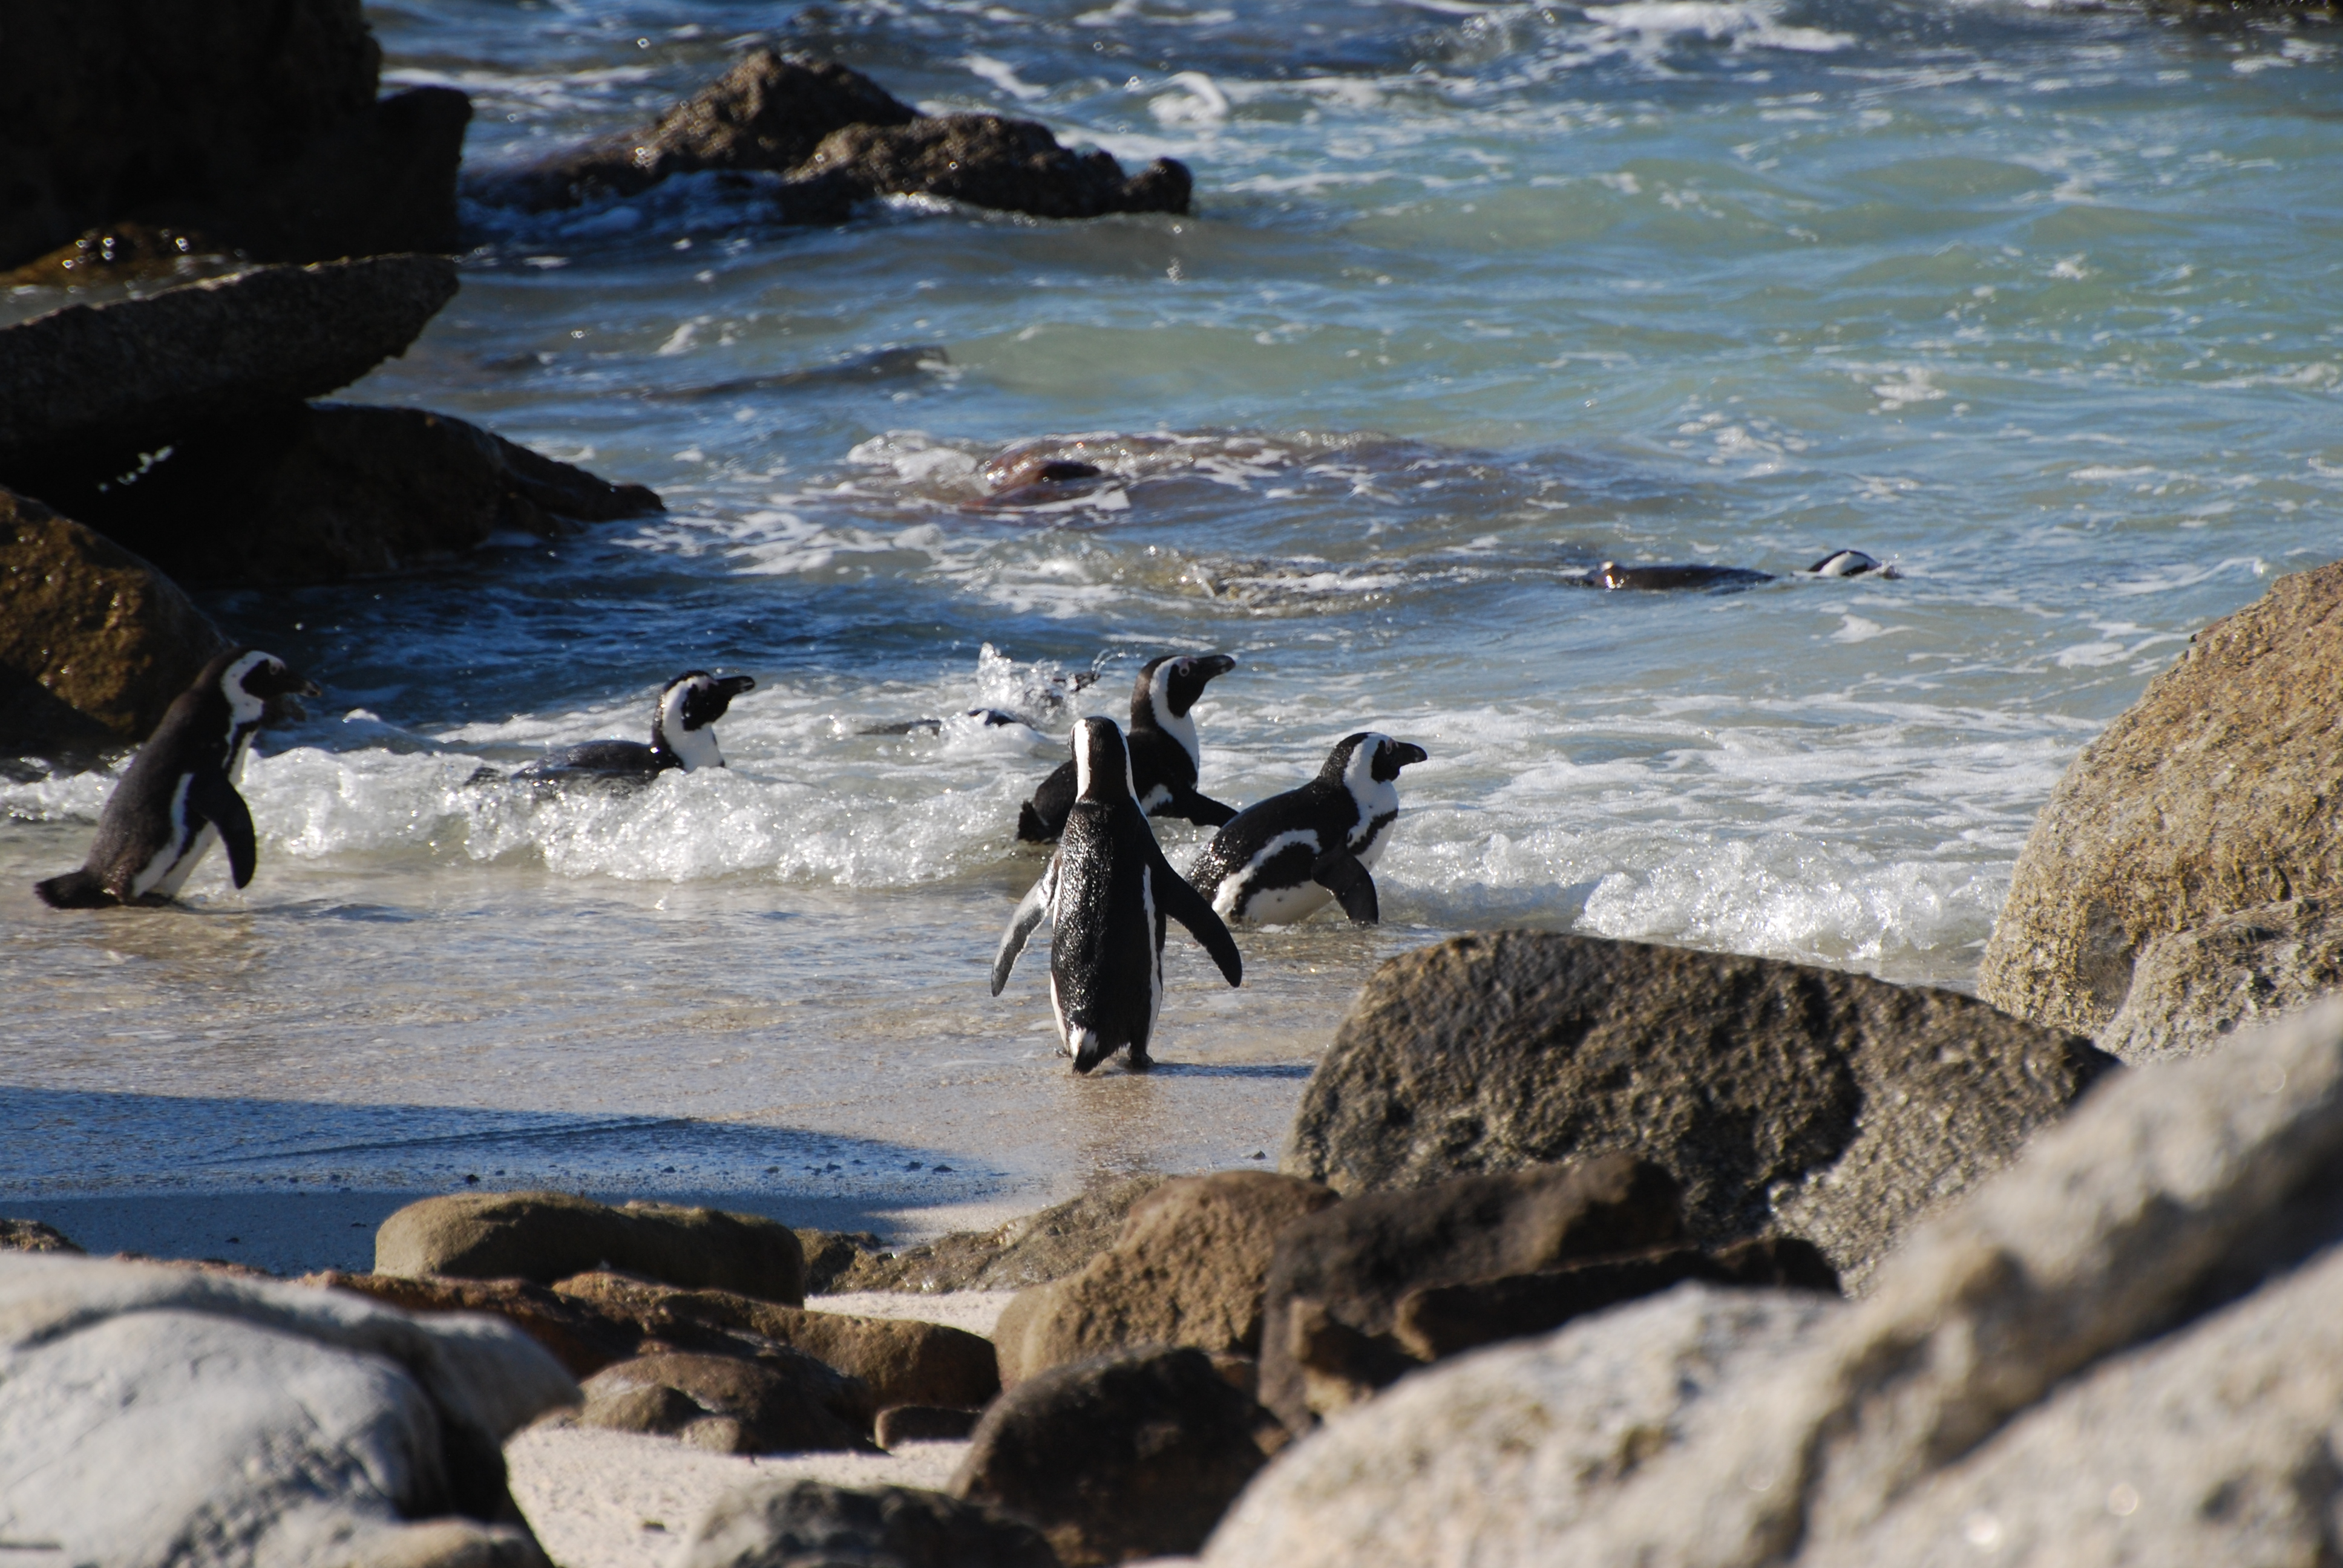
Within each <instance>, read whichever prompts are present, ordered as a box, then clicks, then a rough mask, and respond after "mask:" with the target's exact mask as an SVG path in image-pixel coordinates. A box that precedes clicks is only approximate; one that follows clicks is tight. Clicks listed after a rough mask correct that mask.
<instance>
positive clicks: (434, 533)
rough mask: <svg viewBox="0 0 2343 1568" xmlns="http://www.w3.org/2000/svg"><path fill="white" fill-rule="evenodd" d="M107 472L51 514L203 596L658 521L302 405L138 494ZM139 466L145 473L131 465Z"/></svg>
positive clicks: (451, 431)
mask: <svg viewBox="0 0 2343 1568" xmlns="http://www.w3.org/2000/svg"><path fill="white" fill-rule="evenodd" d="M128 461H130V460H129V459H128V458H127V457H117V458H115V459H110V460H109V461H107V462H106V463H101V464H99V465H97V466H96V467H95V468H89V467H85V468H83V469H81V470H80V471H79V472H78V473H77V474H75V475H74V476H72V477H62V476H60V477H51V478H48V479H45V480H44V483H45V486H46V488H45V491H44V493H45V496H46V497H47V498H49V499H50V500H51V501H53V502H55V503H57V504H59V505H63V506H65V507H66V508H68V509H76V510H77V513H78V515H80V516H82V517H84V518H86V519H87V520H88V521H89V522H90V523H91V524H92V525H93V526H94V527H96V528H103V529H104V530H105V531H106V533H107V534H108V535H109V536H110V537H112V538H117V539H120V540H121V541H122V542H124V543H125V544H126V545H129V546H131V547H133V548H137V549H140V550H144V551H146V552H147V553H148V554H150V555H151V556H153V557H154V558H156V561H157V562H158V564H161V565H163V566H164V567H165V568H166V569H168V570H169V571H171V572H172V573H173V574H174V575H175V576H176V577H178V578H181V579H182V580H184V581H186V582H191V583H197V584H224V585H247V584H256V583H271V584H279V585H289V584H299V583H313V582H333V581H337V580H339V579H341V578H348V577H358V576H366V575H370V574H375V573H381V572H387V571H395V570H397V569H400V568H406V567H411V566H414V565H417V564H418V563H420V562H423V561H427V560H430V559H434V558H441V557H446V556H449V555H456V554H460V553H462V552H463V551H466V550H468V549H471V548H474V547H476V546H478V545H480V544H482V543H484V542H486V541H487V540H488V538H489V537H490V536H491V535H493V534H498V533H505V532H521V533H528V534H534V535H536V536H537V537H538V538H558V537H559V536H561V535H563V534H565V533H568V532H569V531H571V530H572V529H573V528H575V526H576V525H577V524H578V523H588V522H604V521H608V520H609V519H611V518H623V517H633V516H637V515H639V514H641V513H646V512H656V511H658V510H659V509H660V504H659V497H658V496H657V495H655V494H653V493H652V492H651V491H650V490H649V489H646V488H645V487H642V486H640V485H612V484H608V483H606V482H605V481H603V480H601V479H599V478H597V477H595V476H593V475H592V474H589V473H587V472H586V471H585V470H583V469H581V468H575V467H570V466H569V465H568V464H567V463H561V462H557V461H555V460H554V459H553V458H551V457H545V456H543V455H542V454H540V453H538V452H533V451H530V450H529V449H528V447H522V446H518V445H517V444H515V443H513V442H511V441H508V440H506V439H504V438H503V437H500V436H497V435H493V434H491V433H490V432H488V431H487V430H484V429H482V428H480V427H478V426H477V425H473V424H469V423H467V422H466V421H464V420H462V419H458V418H454V417H450V416H448V415H446V414H435V413H432V412H430V411H429V410H427V409H422V408H376V407H364V406H360V405H353V404H342V403H291V404H285V405H280V406H277V407H271V408H267V409H262V410H256V411H253V412H251V413H249V414H247V415H246V417H242V418H240V419H237V420H236V421H234V422H232V423H229V424H226V425H215V426H209V427H204V428H202V429H196V430H186V431H182V432H181V433H180V435H179V437H178V438H177V439H176V440H175V441H174V442H173V443H172V446H171V451H170V454H169V455H168V457H165V458H164V459H162V460H161V461H159V462H156V463H155V464H154V465H153V466H152V467H150V468H149V469H148V470H147V471H146V473H145V474H143V475H142V476H141V477H140V479H139V481H138V483H136V485H130V486H120V485H116V484H113V483H111V482H110V481H108V480H106V479H100V478H97V477H96V476H97V475H100V474H106V473H108V472H118V471H120V470H119V469H118V468H117V467H116V464H119V463H125V462H128ZM132 466H134V467H135V466H136V465H135V464H133V465H132Z"/></svg>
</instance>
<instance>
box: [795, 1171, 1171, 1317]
mask: <svg viewBox="0 0 2343 1568" xmlns="http://www.w3.org/2000/svg"><path fill="white" fill-rule="evenodd" d="M1165 1180H1166V1179H1165V1178H1164V1177H1161V1176H1132V1177H1128V1178H1126V1179H1124V1180H1122V1181H1112V1182H1109V1183H1107V1184H1106V1185H1104V1186H1101V1187H1098V1188H1094V1189H1092V1190H1091V1191H1088V1192H1085V1193H1083V1194H1082V1195H1081V1197H1079V1198H1072V1199H1069V1200H1067V1201H1065V1202H1063V1203H1060V1204H1057V1205H1056V1206H1054V1207H1052V1208H1048V1209H1044V1210H1042V1211H1041V1212H1040V1213H1038V1214H1028V1215H1025V1216H1024V1217H1023V1218H1021V1219H1017V1220H1011V1221H1010V1222H1009V1223H1007V1224H1006V1225H1003V1226H1001V1228H1000V1229H999V1230H996V1231H953V1232H952V1233H951V1234H950V1235H948V1236H939V1237H938V1238H937V1239H936V1240H934V1241H924V1242H921V1243H920V1245H918V1246H916V1247H907V1248H905V1249H904V1250H903V1251H900V1252H897V1253H894V1254H892V1255H890V1256H888V1257H882V1258H877V1259H873V1260H871V1261H870V1262H869V1263H867V1264H858V1265H857V1266H856V1268H855V1269H854V1270H853V1271H852V1272H850V1273H848V1274H845V1275H842V1276H840V1279H839V1281H838V1282H837V1285H836V1287H835V1288H836V1289H838V1290H840V1291H1001V1290H1021V1289H1023V1288H1024V1287H1025V1286H1027V1285H1039V1284H1045V1283H1047V1282H1049V1281H1051V1280H1055V1279H1060V1278H1062V1277H1063V1276H1065V1275H1067V1274H1071V1273H1072V1272H1074V1271H1076V1270H1077V1269H1080V1268H1081V1267H1082V1266H1083V1265H1084V1264H1086V1263H1088V1262H1089V1261H1091V1259H1092V1258H1094V1257H1096V1256H1098V1254H1099V1253H1101V1252H1102V1251H1105V1250H1106V1249H1107V1248H1108V1247H1110V1246H1111V1245H1112V1244H1113V1242H1114V1239H1115V1235H1116V1233H1117V1232H1118V1231H1121V1229H1122V1222H1123V1218H1124V1216H1125V1215H1127V1214H1129V1213H1130V1212H1131V1205H1133V1204H1134V1203H1137V1202H1138V1201H1140V1200H1141V1198H1144V1197H1145V1196H1147V1194H1148V1193H1150V1192H1152V1191H1155V1189H1156V1188H1158V1187H1160V1186H1161V1185H1162V1184H1163V1182H1164V1181H1165Z"/></svg>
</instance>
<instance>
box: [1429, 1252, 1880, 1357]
mask: <svg viewBox="0 0 2343 1568" xmlns="http://www.w3.org/2000/svg"><path fill="white" fill-rule="evenodd" d="M1686 1280H1704V1281H1707V1282H1710V1283H1713V1284H1721V1285H1749V1286H1760V1287H1766V1286H1770V1287H1772V1288H1775V1289H1777V1290H1778V1289H1790V1290H1805V1291H1815V1292H1821V1293H1823V1294H1825V1295H1833V1296H1835V1295H1836V1294H1838V1275H1837V1273H1836V1271H1834V1270H1833V1269H1832V1268H1831V1266H1830V1263H1829V1261H1827V1260H1826V1259H1825V1258H1824V1256H1823V1255H1822V1253H1820V1252H1819V1251H1815V1248H1814V1247H1813V1246H1812V1245H1811V1244H1809V1243H1807V1242H1805V1241H1799V1240H1797V1239H1796V1238H1795V1237H1789V1236H1769V1237H1766V1238H1765V1239H1764V1240H1763V1241H1735V1242H1734V1243H1733V1244H1732V1245H1730V1246H1725V1247H1720V1248H1718V1249H1716V1250H1715V1251H1713V1252H1712V1251H1702V1250H1701V1249H1700V1248H1697V1247H1671V1248H1665V1249H1663V1250H1660V1251H1650V1252H1639V1253H1635V1254H1634V1255H1633V1256H1630V1257H1624V1258H1613V1259H1605V1260H1604V1261H1600V1262H1594V1263H1579V1264H1576V1265H1574V1266H1573V1267H1570V1268H1567V1269H1551V1270H1547V1271H1543V1272H1539V1273H1534V1274H1508V1275H1504V1276H1503V1277H1501V1278H1498V1279H1493V1280H1473V1281H1470V1282H1466V1283H1464V1284H1458V1285H1432V1286H1427V1287H1424V1288H1423V1289H1419V1290H1413V1291H1410V1292H1408V1293H1407V1294H1405V1295H1403V1296H1402V1297H1401V1298H1400V1299H1399V1309H1398V1311H1397V1312H1394V1313H1393V1319H1392V1337H1393V1339H1394V1340H1396V1341H1398V1342H1399V1346H1400V1348H1401V1349H1402V1350H1403V1351H1405V1352H1407V1353H1408V1354H1409V1355H1411V1356H1413V1357H1414V1358H1415V1359H1416V1360H1417V1361H1420V1362H1435V1361H1439V1360H1441V1359H1442V1358H1443V1357H1445V1356H1453V1355H1459V1354H1462V1353H1463V1352H1465V1351H1469V1350H1474V1349H1477V1348H1478V1347H1480V1346H1482V1345H1488V1344H1495V1343H1496V1342H1499V1341H1501V1340H1517V1339H1526V1338H1528V1337H1529V1336H1530V1335H1532V1334H1544V1333H1551V1332H1553V1331H1554V1330H1555V1329H1558V1328H1560V1327H1562V1325H1563V1324H1564V1323H1566V1322H1570V1321H1571V1320H1572V1319H1573V1318H1578V1317H1584V1315H1585V1314H1587V1313H1588V1312H1601V1311H1603V1310H1604V1308H1605V1307H1615V1306H1617V1305H1618V1304H1619V1303H1620V1302H1632V1301H1634V1300H1636V1299H1637V1298H1639V1297H1642V1296H1650V1295H1656V1294H1657V1293H1659V1292H1662V1291H1664V1290H1666V1289H1668V1288H1669V1287H1670V1286H1672V1285H1679V1284H1682V1283H1683V1282H1684V1281H1686Z"/></svg>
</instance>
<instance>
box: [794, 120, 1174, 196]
mask: <svg viewBox="0 0 2343 1568" xmlns="http://www.w3.org/2000/svg"><path fill="white" fill-rule="evenodd" d="M1192 188H1193V181H1192V178H1191V176H1190V175H1189V173H1188V169H1187V166H1186V165H1184V164H1182V163H1180V162H1179V161H1178V160H1177V159H1173V158H1158V159H1156V160H1155V161H1154V162H1153V163H1151V164H1150V165H1148V166H1147V167H1145V168H1144V169H1141V171H1140V172H1139V173H1138V174H1136V175H1131V176H1125V175H1124V174H1123V172H1122V166H1121V165H1120V164H1118V163H1116V162H1115V160H1114V155H1113V154H1111V153H1108V152H1102V151H1101V150H1099V149H1097V148H1092V149H1091V151H1089V152H1086V153H1077V152H1075V151H1073V150H1072V149H1071V148H1070V147H1065V146H1060V145H1059V143H1058V138H1057V137H1055V136H1051V134H1050V130H1049V127H1048V126H1042V125H1040V124H1037V123H1036V122H1034V121H1032V120H1011V119H1005V118H1003V117H1002V116H999V115H939V116H933V117H926V116H922V117H921V118H920V119H916V120H913V121H911V122H910V124H908V125H897V126H884V125H858V126H847V127H846V128H845V129H843V130H839V131H833V132H831V133H830V135H829V136H826V137H824V138H823V140H822V144H821V146H819V147H816V148H815V149H814V151H813V154H812V156H809V157H808V158H807V159H806V160H805V162H804V163H802V164H800V165H799V166H798V168H797V170H796V172H795V173H794V175H793V176H791V178H790V181H789V185H788V186H784V187H783V189H782V190H781V192H780V194H779V206H780V209H781V212H782V214H783V216H787V217H789V218H791V219H793V220H796V221H802V222H825V221H832V220H834V219H836V218H837V217H839V216H842V214H843V211H844V209H845V208H846V207H848V206H851V205H852V204H853V203H854V202H857V201H864V200H868V199H869V198H870V197H872V196H942V197H945V198H948V199H950V200H952V201H958V202H966V203H967V204H968V205H969V206H983V207H992V208H995V209H997V210H1000V211H1002V212H1021V213H1028V214H1031V216H1034V217H1051V218H1085V217H1101V216H1105V215H1106V214H1108V213H1118V212H1166V213H1184V212H1186V211H1187V210H1188V204H1189V198H1190V196H1191V194H1192Z"/></svg>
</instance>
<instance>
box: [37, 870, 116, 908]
mask: <svg viewBox="0 0 2343 1568" xmlns="http://www.w3.org/2000/svg"><path fill="white" fill-rule="evenodd" d="M33 891H35V893H38V894H39V895H40V896H41V902H43V903H45V904H46V905H48V906H49V908H51V909H53V910H110V909H112V908H113V907H114V906H115V905H116V904H118V903H120V902H121V901H122V900H119V899H117V898H116V897H115V896H114V895H113V894H112V893H109V892H107V891H106V885H105V884H104V883H103V882H100V881H99V880H98V879H96V877H94V876H92V875H90V873H89V872H87V871H85V870H83V871H67V872H66V873H65V875H64V876H62V877H51V878H50V879H48V880H47V881H45V882H35V883H34V884H33Z"/></svg>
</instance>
